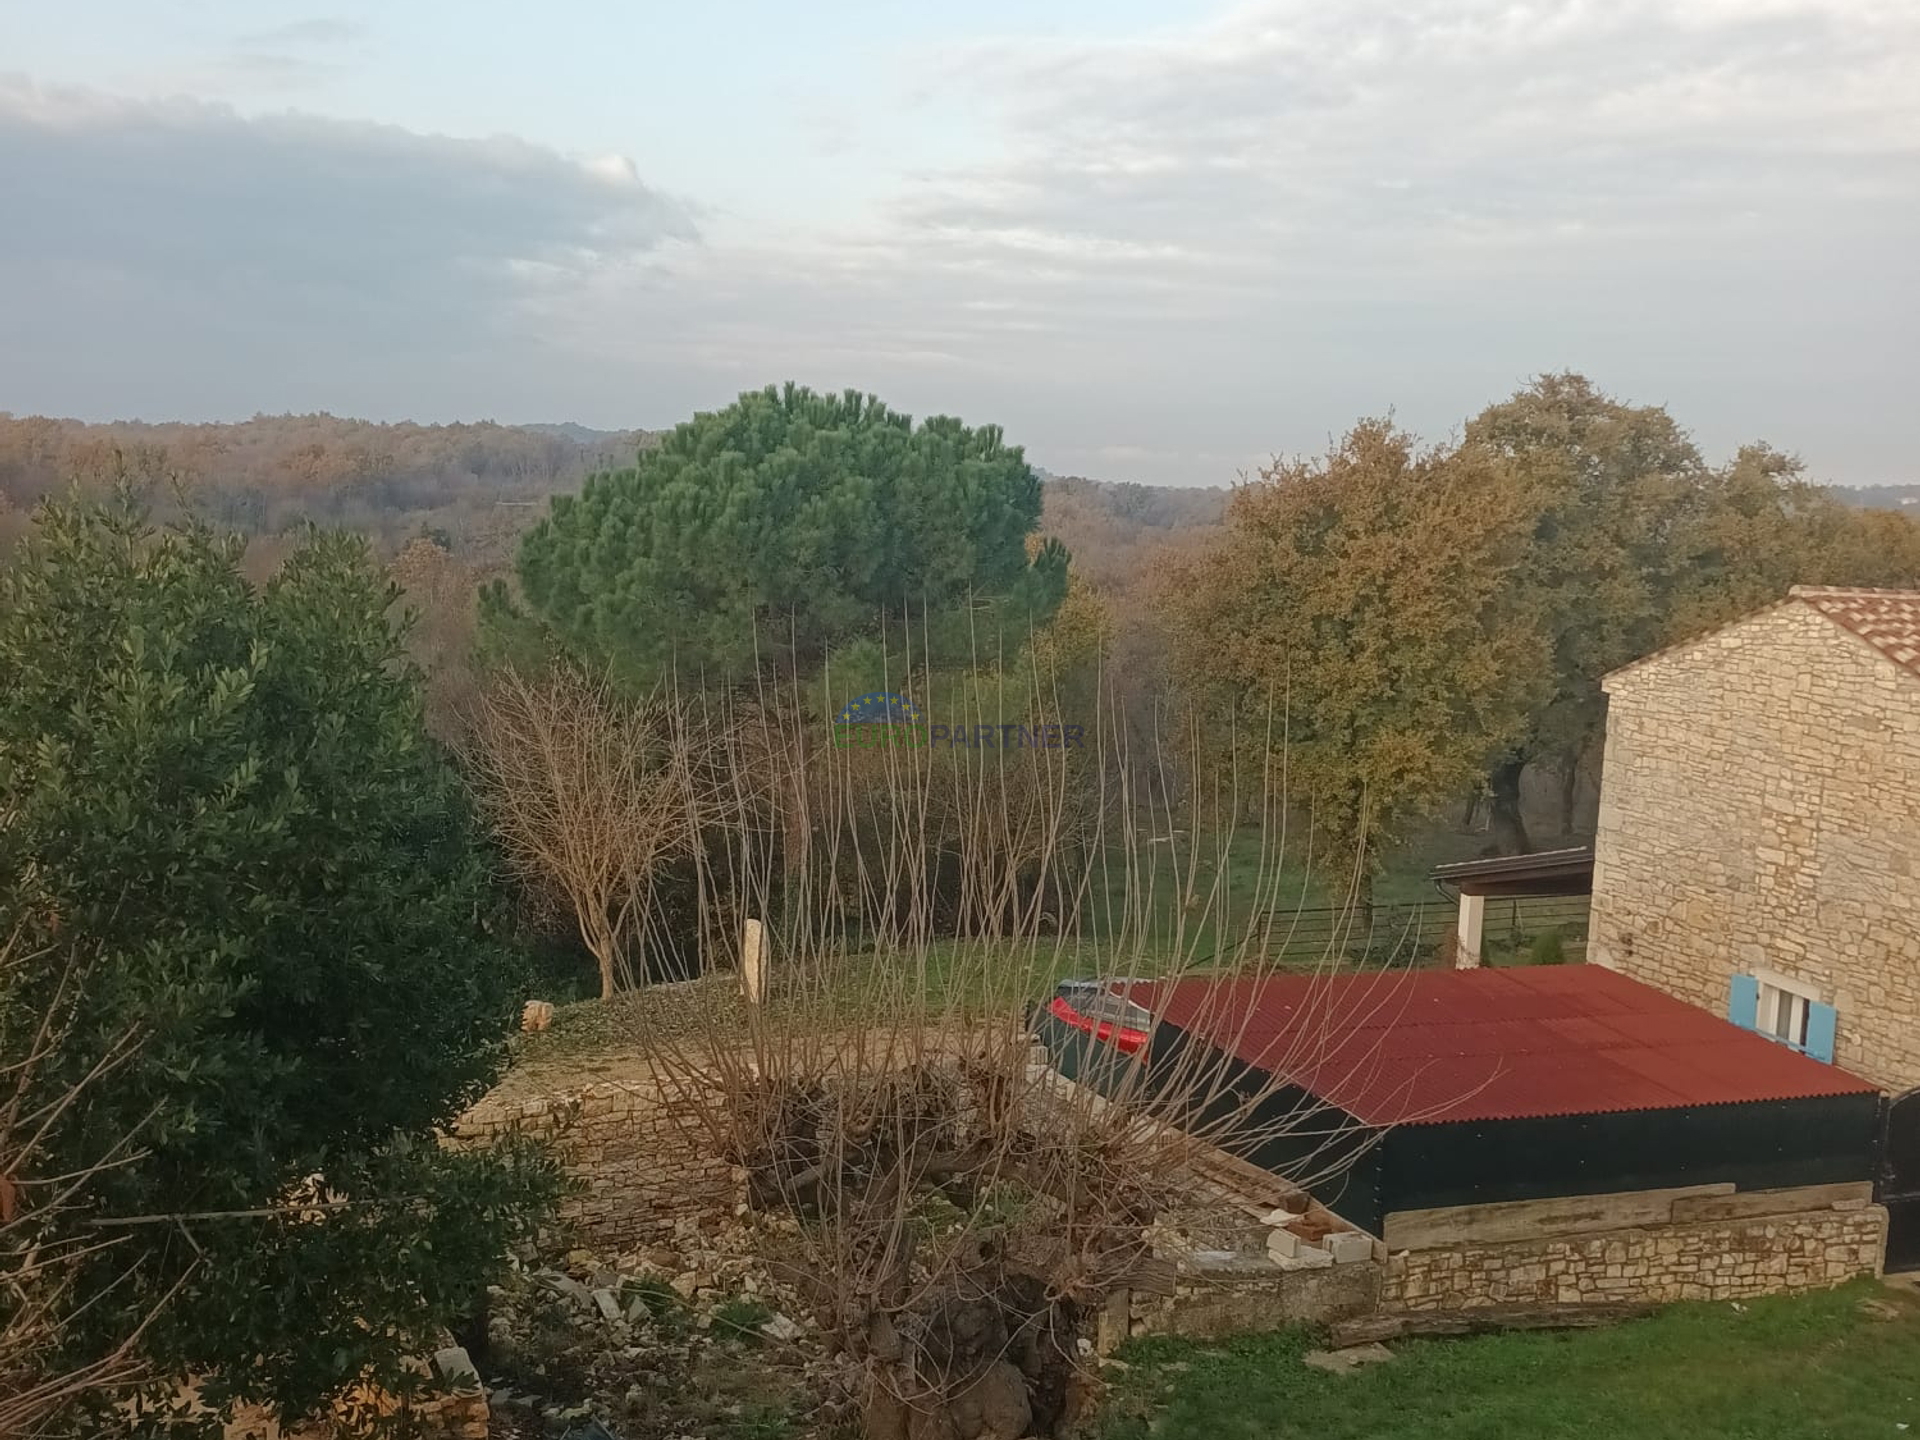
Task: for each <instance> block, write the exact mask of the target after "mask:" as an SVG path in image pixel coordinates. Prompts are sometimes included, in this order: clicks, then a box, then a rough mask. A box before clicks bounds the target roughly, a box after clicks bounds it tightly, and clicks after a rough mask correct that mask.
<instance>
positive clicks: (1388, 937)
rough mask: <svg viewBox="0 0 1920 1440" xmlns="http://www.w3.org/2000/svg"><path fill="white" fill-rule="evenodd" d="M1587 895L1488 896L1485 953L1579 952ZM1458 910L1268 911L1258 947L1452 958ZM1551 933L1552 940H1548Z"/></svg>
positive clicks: (1293, 958)
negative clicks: (1502, 898) (1489, 897)
mask: <svg viewBox="0 0 1920 1440" xmlns="http://www.w3.org/2000/svg"><path fill="white" fill-rule="evenodd" d="M1587 910H1588V901H1587V898H1586V897H1585V896H1583V895H1582V896H1551V897H1530V898H1525V899H1513V900H1489V901H1487V909H1486V919H1485V923H1484V927H1483V930H1482V940H1481V953H1482V958H1483V959H1486V960H1488V961H1490V962H1492V963H1495V964H1499V963H1502V962H1507V963H1515V962H1525V961H1536V962H1552V961H1553V960H1556V959H1562V960H1576V959H1579V958H1580V955H1581V953H1582V950H1583V948H1584V946H1585V944H1586V939H1587ZM1456 913H1457V912H1456V911H1455V909H1454V907H1453V906H1451V905H1449V904H1447V903H1446V902H1445V901H1444V900H1441V899H1439V898H1438V897H1436V898H1435V899H1433V900H1418V901H1413V902H1411V903H1402V904H1396V905H1375V906H1373V907H1372V909H1371V910H1370V911H1366V910H1354V909H1343V908H1338V907H1332V906H1329V907H1324V908H1316V909H1301V910H1280V911H1274V912H1272V913H1271V914H1270V915H1268V916H1267V918H1266V921H1265V929H1264V933H1263V935H1262V936H1261V937H1260V938H1261V939H1262V940H1263V941H1264V943H1263V944H1262V946H1261V948H1262V949H1263V950H1264V951H1265V952H1266V953H1268V954H1270V955H1271V956H1272V957H1273V958H1274V959H1276V960H1278V961H1281V962H1283V963H1286V964H1291V965H1299V966H1302V967H1306V966H1311V965H1315V964H1318V963H1320V962H1322V961H1326V960H1336V959H1337V960H1342V961H1347V962H1359V963H1365V964H1375V965H1404V966H1423V965H1438V964H1443V963H1445V962H1446V961H1447V960H1448V959H1449V958H1450V954H1451V951H1450V946H1451V941H1452V936H1453V932H1454V924H1455V917H1456ZM1548 937H1552V938H1550V939H1549V938H1548Z"/></svg>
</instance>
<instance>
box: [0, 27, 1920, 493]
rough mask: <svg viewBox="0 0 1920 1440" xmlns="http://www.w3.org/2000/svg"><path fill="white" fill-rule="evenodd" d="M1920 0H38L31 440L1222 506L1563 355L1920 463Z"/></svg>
mask: <svg viewBox="0 0 1920 1440" xmlns="http://www.w3.org/2000/svg"><path fill="white" fill-rule="evenodd" d="M1916 76H1920V0H1255V3H1244V4H1235V5H1220V4H1211V3H1192V0H1163V3H1158V4H1149V3H1145V0H1024V3H1014V0H968V3H967V4H964V5H932V4H928V3H925V0H901V3H881V0H813V3H812V4H808V5H800V4H794V3H791V0H787V3H781V4H773V3H762V0H700V3H697V4H689V3H685V0H680V3H675V4H671V5H669V4H660V3H654V0H545V3H542V4H540V5H529V4H525V3H515V4H508V3H503V0H381V3H359V0H306V3H282V0H248V3H237V0H60V3H51V0H46V3H42V0H32V3H29V0H0V410H9V411H12V412H14V413H16V414H28V413H46V414H57V415H71V416H77V417H79V418H82V419H89V420H101V419H110V418H143V419H149V420H162V419H190V420H231V419H243V418H245V417H247V416H249V415H252V414H254V413H258V412H267V413H278V412H283V411H311V410H330V411H333V412H335V413H337V414H353V415H362V416H367V417H370V418H373V419H380V420H399V419H413V420H420V421H444V420H456V419H479V418H492V419H497V420H501V421H503V422H508V423H519V422H529V421H558V420H575V421H579V422H582V423H584V424H588V425H593V426H598V427H604V428H629V427H646V428H660V427H665V426H668V425H671V424H673V423H674V422H676V421H678V420H682V419H685V418H687V417H689V416H691V415H692V414H694V413H695V412H697V411H700V410H706V409H713V408H716V407H718V406H721V405H724V404H726V403H727V402H728V401H729V400H730V399H732V397H733V396H734V395H736V394H738V393H739V392H740V391H742V390H745V389H751V388H755V387H758V386H762V385H766V384H771V383H778V382H781V381H785V380H796V381H800V382H802V383H804V384H809V385H812V386H814V387H815V388H818V389H842V388H848V387H852V388H858V389H861V390H867V391H871V392H873V393H876V394H878V395H879V396H881V398H883V399H884V400H886V401H887V402H888V403H889V404H890V405H892V406H894V407H895V408H897V409H902V410H906V411H908V412H911V413H913V414H916V415H920V414H931V413H941V414H957V415H960V416H962V417H963V418H965V419H966V420H967V421H968V422H970V423H982V422H988V421H991V422H994V423H997V424H999V425H1001V426H1002V427H1003V429H1004V430H1005V432H1006V434H1007V437H1008V439H1009V440H1011V441H1013V442H1015V443H1018V444H1022V445H1024V446H1025V447H1026V450H1027V453H1028V456H1029V458H1031V459H1032V460H1033V461H1034V462H1035V463H1036V464H1039V465H1042V466H1044V467H1046V468H1048V469H1050V470H1054V471H1057V472H1062V473H1079V474H1087V475H1093V476H1096V477H1099V478H1103V479H1114V480H1139V481H1145V482H1152V483H1163V484H1225V483H1229V482H1231V481H1233V480H1234V479H1235V478H1236V477H1238V476H1240V475H1242V474H1245V473H1248V472H1250V471H1251V470H1253V469H1256V468H1257V467H1258V466H1259V465H1261V464H1262V463H1264V462H1265V461H1266V460H1268V459H1269V458H1271V457H1273V456H1275V455H1293V454H1299V453H1303V452H1310V451H1316V450H1319V449H1322V448H1324V447H1325V446H1326V445H1327V443H1328V442H1329V440H1330V439H1331V438H1332V437H1333V436H1334V435H1336V434H1338V433H1339V432H1341V431H1343V430H1344V429H1346V427H1347V426H1349V425H1350V424H1351V423H1352V422H1353V421H1354V420H1356V419H1358V418H1360V417H1362V416H1365V415H1377V414H1381V413H1386V412H1389V411H1390V412H1392V413H1393V414H1394V415H1395V416H1396V417H1397V418H1398V419H1399V420H1400V421H1401V423H1402V424H1404V425H1406V426H1408V427H1409V428H1411V429H1413V430H1415V431H1417V432H1419V433H1421V434H1423V435H1426V436H1428V437H1430V438H1432V439H1435V440H1439V439H1443V438H1445V437H1446V436H1447V435H1448V434H1449V433H1452V432H1454V431H1456V430H1457V429H1458V427H1459V426H1460V425H1461V424H1462V423H1463V422H1464V420H1465V419H1466V418H1467V417H1468V416H1470V415H1472V414H1473V413H1474V412H1475V411H1477V410H1479V409H1480V408H1481V407H1482V406H1484V405H1486V404H1488V403H1490V402H1492V401H1495V400H1498V399H1500V398H1503V397H1504V396H1505V395H1507V394H1508V393H1510V392H1511V391H1513V390H1514V389H1516V388H1518V387H1519V386H1520V385H1522V384H1524V383H1525V382H1526V381H1527V379H1528V377H1530V376H1531V375H1534V374H1537V373H1540V372H1543V371H1550V370H1560V369H1575V370H1580V371H1582V372H1584V373H1586V374H1587V375H1589V376H1590V377H1592V378H1593V379H1594V380H1595V381H1596V382H1597V383H1598V384H1600V385H1601V386H1602V387H1604V388H1606V389H1607V390H1609V391H1611V392H1613V393H1614V394H1616V395H1618V396H1620V397H1621V398H1623V399H1627V400H1632V401H1635V402H1641V403H1658V404H1664V405H1666V406H1667V407H1668V408H1669V409H1670V410H1671V411H1672V412H1673V414H1674V415H1675V417H1676V418H1678V419H1679V420H1680V421H1681V423H1682V424H1683V425H1686V426H1687V427H1688V428H1689V429H1691V430H1692V431H1693V433H1694V434H1695V436H1696V438H1697V439H1698V440H1699V441H1700V443H1701V445H1702V446H1703V448H1704V449H1705V450H1706V451H1707V453H1708V455H1709V457H1722V456H1725V455H1727V454H1730V453H1731V451H1732V450H1733V449H1734V448H1735V447H1736V446H1738V445H1739V444H1741V443H1743V442H1745V441H1749V440H1755V439H1764V440H1766V441H1768V442H1770V443H1772V444H1774V445H1776V446H1779V447H1780V448H1783V449H1786V450H1791V451H1795V452H1797V453H1799V454H1800V455H1802V456H1803V457H1804V458H1805V459H1806V461H1807V462H1808V465H1809V469H1810V472H1811V473H1812V474H1813V475H1814V476H1815V477H1816V478H1820V479H1824V480H1831V481H1837V482H1841V483H1855V484H1872V483H1895V482H1903V483H1904V482H1916V481H1920V461H1916V459H1915V458H1914V456H1915V448H1916V447H1915V441H1914V426H1913V423H1912V417H1913V415H1914V413H1915V411H1916V406H1915V402H1914V400H1913V395H1912V392H1913V390H1914V381H1915V379H1916V374H1915V371H1916V335H1920V82H1917V81H1916V80H1915V77H1916Z"/></svg>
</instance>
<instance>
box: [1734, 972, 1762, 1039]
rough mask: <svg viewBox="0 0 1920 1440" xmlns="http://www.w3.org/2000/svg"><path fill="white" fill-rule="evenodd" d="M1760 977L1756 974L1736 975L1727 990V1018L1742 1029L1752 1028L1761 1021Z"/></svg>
mask: <svg viewBox="0 0 1920 1440" xmlns="http://www.w3.org/2000/svg"><path fill="white" fill-rule="evenodd" d="M1759 1015H1760V979H1759V977H1758V976H1756V975H1736V976H1734V977H1733V986H1732V988H1731V989H1729V990H1728V992H1727V1019H1729V1020H1731V1021H1732V1022H1733V1023H1734V1024H1736V1025H1738V1026H1739V1027H1740V1028H1741V1029H1742V1030H1751V1029H1753V1028H1754V1027H1755V1025H1756V1024H1758V1022H1759Z"/></svg>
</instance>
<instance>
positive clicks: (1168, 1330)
mask: <svg viewBox="0 0 1920 1440" xmlns="http://www.w3.org/2000/svg"><path fill="white" fill-rule="evenodd" d="M1381 1269H1382V1267H1381V1266H1380V1265H1379V1264H1378V1263H1377V1262H1375V1261H1372V1260H1365V1261H1361V1262H1359V1263H1357V1264H1351V1265H1333V1266H1327V1267H1324V1268H1318V1269H1289V1268H1285V1267H1283V1266H1281V1265H1279V1264H1277V1263H1275V1262H1274V1261H1272V1260H1270V1259H1268V1258H1267V1257H1266V1256H1261V1255H1226V1254H1222V1255H1219V1256H1217V1257H1216V1256H1208V1255H1197V1256H1193V1257H1190V1258H1188V1259H1187V1260H1185V1261H1183V1262H1182V1263H1181V1265H1180V1266H1179V1270H1178V1273H1177V1276H1176V1278H1175V1281H1174V1285H1173V1293H1172V1294H1171V1295H1148V1294H1144V1293H1142V1292H1139V1291H1135V1292H1133V1294H1132V1296H1131V1297H1130V1298H1131V1304H1130V1307H1129V1309H1130V1315H1129V1318H1130V1320H1131V1324H1130V1325H1129V1327H1128V1333H1129V1334H1131V1335H1136V1336H1138V1335H1183V1336H1186V1337H1188V1338H1189V1339H1195V1340H1217V1339H1222V1338H1224V1337H1226V1336H1229V1335H1243V1334H1246V1333H1247V1332H1249V1331H1261V1330H1274V1329H1278V1328H1279V1327H1281V1326H1283V1325H1300V1324H1307V1325H1324V1324H1328V1323H1330V1322H1332V1321H1335V1320H1351V1319H1353V1318H1355V1317H1356V1316H1360V1315H1370V1314H1372V1313H1373V1312H1374V1311H1375V1310H1376V1309H1377V1308H1378V1307H1379V1304H1380V1286H1381Z"/></svg>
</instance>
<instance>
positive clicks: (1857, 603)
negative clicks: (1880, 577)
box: [1603, 585, 1920, 684]
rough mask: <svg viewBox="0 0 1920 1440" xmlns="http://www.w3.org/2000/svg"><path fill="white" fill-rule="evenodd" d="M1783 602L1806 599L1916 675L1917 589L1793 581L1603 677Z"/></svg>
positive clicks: (1686, 646) (1919, 643) (1919, 647)
mask: <svg viewBox="0 0 1920 1440" xmlns="http://www.w3.org/2000/svg"><path fill="white" fill-rule="evenodd" d="M1786 605H1805V606H1806V607H1807V608H1809V609H1811V610H1813V611H1814V612H1815V613H1817V614H1820V615H1824V616H1825V617H1826V618H1827V619H1829V620H1831V621H1832V622H1833V623H1834V624H1835V625H1836V626H1838V627H1839V628H1840V629H1842V630H1845V631H1846V632H1847V633H1848V634H1850V635H1853V636H1855V637H1856V638H1858V639H1860V640H1864V641H1866V643H1867V644H1868V645H1870V646H1872V647H1873V648H1874V649H1875V650H1877V651H1879V653H1880V654H1881V655H1882V656H1884V657H1885V658H1886V659H1888V660H1890V661H1892V662H1893V663H1894V664H1895V665H1898V666H1899V667H1900V668H1901V669H1903V670H1905V671H1907V672H1908V673H1909V674H1911V675H1913V676H1914V677H1915V678H1920V590H1870V589H1866V588H1863V587H1857V586H1846V585H1795V586H1794V587H1793V588H1792V589H1791V590H1789V591H1788V592H1787V598H1786V599H1784V600H1780V601H1777V602H1776V603H1774V604H1772V605H1769V606H1767V607H1765V608H1764V609H1761V610H1754V611H1751V612H1749V613H1748V614H1745V615H1742V616H1740V618H1739V619H1737V620H1729V621H1728V622H1727V623H1726V624H1725V625H1719V626H1715V627H1714V628H1713V629H1712V630H1709V631H1707V632H1705V633H1704V634H1700V635H1691V636H1689V637H1687V638H1686V639H1685V640H1677V641H1675V642H1674V643H1673V644H1671V645H1663V646H1662V647H1661V648H1660V649H1658V650H1655V651H1652V652H1650V653H1649V654H1646V655H1642V656H1641V657H1640V658H1639V659H1638V660H1631V661H1629V662H1628V663H1626V664H1625V665H1622V666H1621V667H1620V668H1619V669H1617V670H1614V671H1610V672H1609V673H1608V674H1607V675H1606V676H1605V677H1604V679H1603V684H1604V683H1605V681H1611V680H1613V679H1615V678H1616V677H1618V676H1621V675H1626V674H1629V673H1630V672H1632V671H1635V670H1638V669H1640V668H1641V667H1642V666H1644V665H1649V664H1651V663H1653V662H1654V661H1656V660H1661V659H1664V658H1665V657H1667V656H1669V655H1673V654H1676V653H1678V652H1679V651H1682V650H1690V649H1692V648H1693V647H1694V646H1695V645H1698V644H1700V643H1702V642H1703V641H1706V640H1710V639H1712V638H1713V637H1714V636H1715V635H1718V634H1720V633H1721V632H1722V631H1724V630H1728V629H1731V628H1732V627H1733V626H1735V625H1744V624H1745V623H1746V622H1747V621H1749V620H1751V619H1753V618H1755V616H1759V615H1766V614H1769V613H1771V612H1772V611H1775V610H1778V609H1780V608H1781V607H1782V606H1786Z"/></svg>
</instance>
